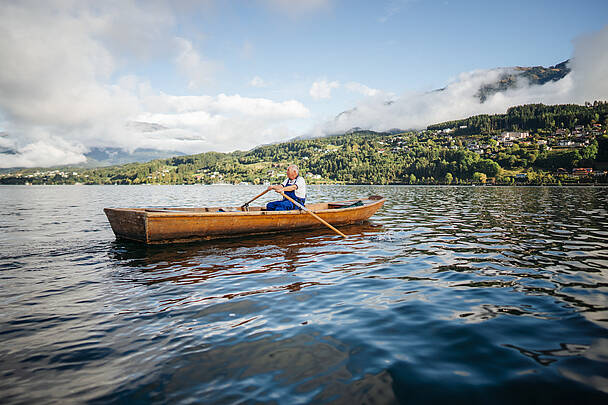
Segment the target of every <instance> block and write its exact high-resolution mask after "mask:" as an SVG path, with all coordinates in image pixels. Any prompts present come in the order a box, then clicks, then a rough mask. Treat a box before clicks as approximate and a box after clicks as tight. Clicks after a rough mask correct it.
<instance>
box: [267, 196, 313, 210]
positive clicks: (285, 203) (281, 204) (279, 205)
mask: <svg viewBox="0 0 608 405" xmlns="http://www.w3.org/2000/svg"><path fill="white" fill-rule="evenodd" d="M294 200H295V198H294ZM296 201H297V202H299V203H300V204H302V205H304V200H303V199H301V198H298V199H297V200H296ZM266 209H267V210H268V211H289V210H299V208H298V207H297V206H296V205H295V204H294V203H292V202H291V201H289V200H288V199H283V200H281V201H271V202H269V203H268V204H266Z"/></svg>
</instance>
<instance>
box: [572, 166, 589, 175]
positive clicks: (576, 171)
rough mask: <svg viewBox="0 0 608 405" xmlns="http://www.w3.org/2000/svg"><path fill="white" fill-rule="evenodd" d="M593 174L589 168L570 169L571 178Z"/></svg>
mask: <svg viewBox="0 0 608 405" xmlns="http://www.w3.org/2000/svg"><path fill="white" fill-rule="evenodd" d="M592 173H593V169H592V168H590V167H575V168H574V169H572V175H573V176H588V175H590V174H592Z"/></svg>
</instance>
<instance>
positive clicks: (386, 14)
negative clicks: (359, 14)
mask: <svg viewBox="0 0 608 405" xmlns="http://www.w3.org/2000/svg"><path fill="white" fill-rule="evenodd" d="M415 1H416V0H389V1H388V2H387V4H386V5H385V7H384V10H383V14H382V15H381V16H380V17H379V18H378V22H380V23H382V24H384V23H385V22H387V21H388V20H390V19H391V18H393V17H394V16H396V15H397V14H399V13H400V12H401V11H402V10H403V9H404V8H405V7H406V6H407V5H409V4H410V3H413V2H415Z"/></svg>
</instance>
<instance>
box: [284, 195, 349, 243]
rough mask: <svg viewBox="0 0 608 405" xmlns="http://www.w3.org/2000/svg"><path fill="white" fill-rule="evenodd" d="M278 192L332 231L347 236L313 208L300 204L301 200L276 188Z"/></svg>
mask: <svg viewBox="0 0 608 405" xmlns="http://www.w3.org/2000/svg"><path fill="white" fill-rule="evenodd" d="M275 191H276V192H277V193H279V194H281V195H282V196H283V197H285V198H286V199H288V200H289V201H291V202H292V203H294V204H295V205H296V206H297V207H298V208H300V209H303V210H304V211H306V212H307V213H309V214H310V215H312V216H313V217H315V218H316V219H317V220H318V221H319V222H321V223H322V224H323V225H325V226H327V227H328V228H330V229H331V230H332V231H334V232H335V233H337V234H338V235H340V236H342V237H343V238H346V235H344V234H343V233H342V232H340V231H339V230H337V229H336V228H334V227H333V226H331V225H330V224H329V223H327V221H325V220H324V219H323V218H321V217H320V216H318V215H317V214H315V213H314V212H312V211H311V210H309V209H308V208H306V207H305V206H303V205H302V204H300V203H299V202H297V201H296V200H294V199H293V198H291V197H289V196H288V195H286V194H285V193H284V192H282V191H278V190H275Z"/></svg>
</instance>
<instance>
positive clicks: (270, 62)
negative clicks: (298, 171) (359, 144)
mask: <svg viewBox="0 0 608 405" xmlns="http://www.w3.org/2000/svg"><path fill="white" fill-rule="evenodd" d="M567 59H570V64H569V67H570V68H571V69H572V72H571V73H570V74H569V75H568V76H566V77H565V78H564V79H562V80H560V81H559V82H551V83H547V84H545V85H543V86H534V85H530V84H528V83H525V82H523V81H522V82H520V83H519V85H518V87H517V88H514V89H512V90H509V91H508V92H506V93H499V94H495V95H493V96H491V97H490V98H488V100H487V101H486V102H484V103H483V104H482V103H480V102H479V99H478V98H476V97H475V93H476V92H477V90H478V89H479V86H481V85H482V84H484V83H491V82H492V81H493V80H496V79H497V78H498V77H499V76H500V74H501V73H503V72H506V71H509V69H511V68H512V67H514V66H539V65H542V66H545V67H548V66H551V65H555V64H557V63H560V62H563V61H565V60H567ZM606 77H608V2H606V1H604V0H579V1H560V2H555V1H544V0H540V1H509V2H499V1H487V0H486V1H477V0H437V1H435V0H382V1H381V0H377V1H359V0H307V1H306V0H301V1H298V0H249V1H246V0H199V1H195V0H181V1H180V0H174V1H163V0H147V1H136V0H106V1H87V0H47V1H44V2H40V1H34V0H32V1H29V0H20V1H12V0H0V168H6V167H39V166H53V165H65V164H76V163H83V162H84V161H85V160H86V157H85V153H87V152H88V151H90V150H91V148H96V147H115V148H121V149H124V150H126V151H133V150H135V149H138V148H151V149H158V150H170V151H178V152H181V153H187V154H192V153H201V152H207V151H219V152H230V151H234V150H249V149H251V148H253V147H255V146H258V145H261V144H268V143H272V142H280V141H285V140H288V139H292V138H294V137H297V136H322V135H326V134H332V133H340V132H344V131H347V130H348V129H350V128H353V127H361V128H369V129H373V130H379V131H381V130H387V129H391V128H402V129H414V128H424V127H426V126H427V125H429V124H432V123H437V122H441V121H446V120H452V119H458V118H466V117H468V116H471V115H475V114H481V113H504V112H505V111H506V109H507V108H508V107H510V106H513V105H520V104H525V103H536V102H542V103H545V104H555V103H584V102H585V101H594V100H608V81H606V80H605V78H606ZM439 88H445V90H444V91H442V92H433V90H435V89H439ZM345 111H346V112H347V113H345V114H341V113H343V112H345ZM1 152H4V153H1Z"/></svg>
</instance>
